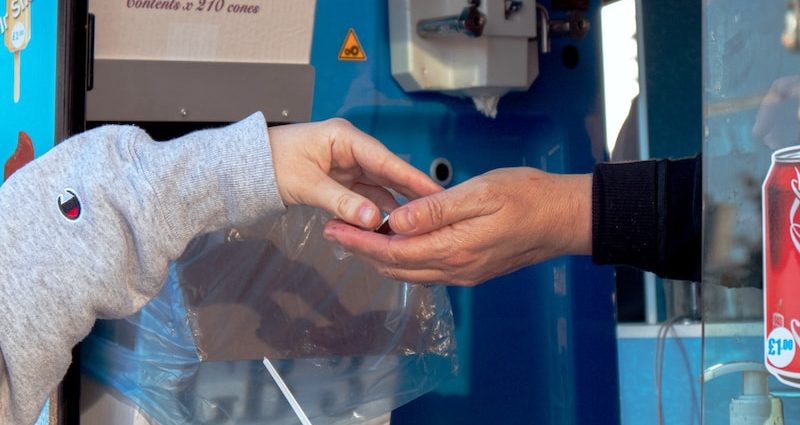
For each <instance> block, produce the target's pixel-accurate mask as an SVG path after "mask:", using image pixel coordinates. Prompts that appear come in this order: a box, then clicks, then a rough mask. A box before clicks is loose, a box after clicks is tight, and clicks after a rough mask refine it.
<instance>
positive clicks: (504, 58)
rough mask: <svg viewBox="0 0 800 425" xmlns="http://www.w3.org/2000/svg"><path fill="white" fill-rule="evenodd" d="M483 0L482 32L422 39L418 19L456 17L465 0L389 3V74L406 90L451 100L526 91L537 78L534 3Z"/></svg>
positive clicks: (465, 4) (526, 0)
mask: <svg viewBox="0 0 800 425" xmlns="http://www.w3.org/2000/svg"><path fill="white" fill-rule="evenodd" d="M507 3H510V2H507V1H506V0H482V1H481V2H480V5H479V6H478V8H479V10H480V12H481V13H482V14H483V15H484V16H485V18H486V23H485V26H484V28H483V33H482V34H481V35H480V36H478V37H469V36H467V35H464V34H452V35H448V36H438V37H423V36H421V35H420V34H418V32H417V23H418V22H419V21H421V20H426V19H434V18H440V17H445V16H454V15H459V14H460V13H461V12H462V11H463V10H464V8H465V7H468V6H470V2H468V0H389V29H390V41H391V55H392V57H391V59H392V76H393V77H394V78H395V80H397V82H398V83H400V86H402V87H403V89H404V90H405V91H407V92H415V91H425V90H432V91H441V92H445V93H448V94H451V95H456V96H466V97H473V98H479V97H499V96H502V95H504V94H506V93H508V92H509V91H514V90H519V91H525V90H528V89H529V88H530V86H531V84H532V83H533V80H534V79H536V77H537V75H538V74H539V59H538V47H537V41H536V25H537V23H536V21H537V19H536V18H537V13H536V2H535V1H533V0H522V1H519V2H515V3H516V6H517V10H515V11H514V12H513V13H510V14H507V11H506V7H507Z"/></svg>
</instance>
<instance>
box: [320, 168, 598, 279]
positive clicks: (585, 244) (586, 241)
mask: <svg viewBox="0 0 800 425" xmlns="http://www.w3.org/2000/svg"><path fill="white" fill-rule="evenodd" d="M591 190H592V177H591V175H590V174H586V175H557V174H549V173H546V172H543V171H540V170H536V169H533V168H525V167H521V168H506V169H499V170H494V171H491V172H489V173H486V174H484V175H481V176H478V177H475V178H473V179H471V180H468V181H466V182H464V183H462V184H460V185H458V186H455V187H453V188H451V189H448V190H447V191H444V192H438V193H435V194H433V195H431V196H427V197H423V198H420V199H417V200H415V201H411V202H409V203H408V204H406V205H404V206H402V207H400V208H398V209H396V210H394V211H393V212H392V214H391V218H390V221H389V223H390V225H391V227H392V230H393V231H394V232H395V233H396V234H395V235H391V236H385V235H381V234H377V233H374V232H365V231H362V230H360V229H357V228H355V227H353V226H350V225H347V224H346V223H343V222H341V221H338V220H332V221H330V222H329V223H327V225H326V227H325V237H326V238H327V239H329V240H333V241H336V242H338V243H339V244H341V245H343V246H344V247H345V248H347V249H348V250H350V251H352V252H354V253H356V254H358V255H361V256H363V257H365V258H366V259H367V261H369V262H370V263H372V264H373V265H374V266H375V267H376V268H377V269H378V271H380V272H381V273H382V274H384V275H386V276H388V277H391V278H393V279H397V280H403V281H409V282H418V283H435V282H441V283H451V284H458V285H466V286H471V285H475V284H478V283H481V282H483V281H485V280H487V279H489V278H492V277H495V276H499V275H502V274H506V273H509V272H512V271H514V270H517V269H519V268H521V267H524V266H527V265H530V264H534V263H538V262H541V261H544V260H547V259H549V258H553V257H557V256H561V255H567V254H590V253H591V231H592V230H591V229H592V223H591V221H592V216H591V208H592V201H591Z"/></svg>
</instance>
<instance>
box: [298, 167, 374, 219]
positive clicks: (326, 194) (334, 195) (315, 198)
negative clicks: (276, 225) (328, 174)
mask: <svg viewBox="0 0 800 425" xmlns="http://www.w3.org/2000/svg"><path fill="white" fill-rule="evenodd" d="M306 203H308V204H309V205H313V206H315V207H319V208H322V209H324V210H326V211H328V212H330V213H331V214H333V215H335V216H336V217H338V218H340V219H342V220H344V221H346V222H348V223H350V224H352V225H354V226H359V227H362V228H365V229H374V228H375V227H376V226H378V224H379V223H380V221H381V217H380V215H381V214H380V210H379V209H378V207H377V206H376V205H375V203H373V202H372V201H370V200H369V199H367V198H366V197H364V196H362V195H360V194H358V193H356V192H353V191H352V190H348V189H347V188H345V187H344V186H342V185H340V184H339V183H337V182H336V181H335V180H332V179H327V178H326V179H322V181H319V182H318V183H317V184H316V186H315V187H314V190H312V191H310V194H309V199H308V202H306Z"/></svg>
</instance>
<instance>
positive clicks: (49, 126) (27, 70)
mask: <svg viewBox="0 0 800 425" xmlns="http://www.w3.org/2000/svg"><path fill="white" fill-rule="evenodd" d="M6 3H7V2H2V3H0V17H2V16H5V15H6V10H5V9H6ZM30 7H31V9H30V13H31V35H30V41H29V43H28V46H27V47H26V48H25V49H23V50H22V52H21V54H20V61H21V62H20V73H21V76H20V98H19V102H18V103H14V101H13V87H14V86H13V83H14V55H13V54H11V53H10V52H9V51H8V49H7V48H6V47H5V45H0V163H2V164H5V162H6V160H7V159H8V158H9V157H10V156H11V154H12V153H13V152H14V149H16V147H17V136H18V134H19V132H20V131H25V132H26V133H27V134H28V135H29V136H30V138H31V140H32V141H33V145H34V150H35V153H36V155H37V156H39V155H41V154H43V153H44V152H46V151H47V150H48V149H50V148H52V147H53V144H54V142H55V140H54V138H55V119H56V75H57V73H56V31H57V21H58V2H56V1H38V2H32V3H31V4H30ZM2 38H3V37H2V36H0V39H2Z"/></svg>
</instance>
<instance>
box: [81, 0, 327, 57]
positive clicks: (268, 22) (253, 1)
mask: <svg viewBox="0 0 800 425" xmlns="http://www.w3.org/2000/svg"><path fill="white" fill-rule="evenodd" d="M315 6H316V2H315V0H291V1H286V0H192V1H186V0H92V1H91V3H90V6H89V7H90V12H91V13H93V14H94V15H95V18H96V23H95V57H96V58H98V59H146V60H176V61H181V60H191V61H218V62H256V63H295V64H298V63H299V64H307V63H309V61H310V56H311V38H312V34H313V28H314V11H315Z"/></svg>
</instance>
